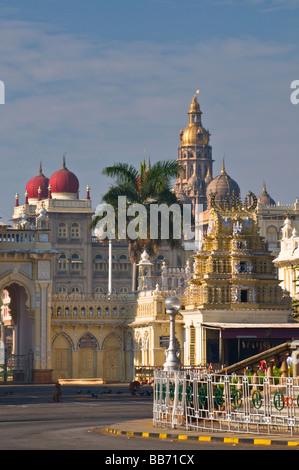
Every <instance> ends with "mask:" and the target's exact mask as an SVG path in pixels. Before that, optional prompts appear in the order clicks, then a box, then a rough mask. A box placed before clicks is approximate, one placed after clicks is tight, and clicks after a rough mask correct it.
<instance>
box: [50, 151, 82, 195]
mask: <svg viewBox="0 0 299 470" xmlns="http://www.w3.org/2000/svg"><path fill="white" fill-rule="evenodd" d="M49 184H50V186H51V194H52V197H53V198H65V197H71V198H75V197H78V191H79V181H78V178H77V176H76V175H75V174H74V173H72V172H71V171H70V170H68V169H67V168H66V165H65V156H63V162H62V167H61V168H60V170H58V171H56V172H55V173H54V174H53V175H52V176H51V178H50V181H49Z"/></svg>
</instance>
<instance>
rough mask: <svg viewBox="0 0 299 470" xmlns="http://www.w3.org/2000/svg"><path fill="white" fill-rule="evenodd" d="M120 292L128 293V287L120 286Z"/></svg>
mask: <svg viewBox="0 0 299 470" xmlns="http://www.w3.org/2000/svg"><path fill="white" fill-rule="evenodd" d="M118 292H119V293H120V294H127V293H128V292H129V290H128V288H127V287H120V288H119V291H118Z"/></svg>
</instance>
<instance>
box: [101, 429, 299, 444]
mask: <svg viewBox="0 0 299 470" xmlns="http://www.w3.org/2000/svg"><path fill="white" fill-rule="evenodd" d="M105 430H106V432H109V433H110V434H117V435H125V436H129V437H145V438H149V437H153V438H159V439H178V440H198V441H199V442H212V441H217V442H221V441H222V442H223V443H225V444H241V443H243V444H246V443H247V444H255V445H264V446H271V445H272V446H273V445H285V446H290V447H298V446H299V441H287V440H282V441H280V440H278V441H277V440H271V439H259V438H250V437H248V438H247V437H245V438H238V437H219V436H196V435H195V436H193V435H186V434H171V435H170V434H167V433H155V432H153V433H150V432H144V431H138V432H136V431H122V430H119V429H111V428H106V429H105Z"/></svg>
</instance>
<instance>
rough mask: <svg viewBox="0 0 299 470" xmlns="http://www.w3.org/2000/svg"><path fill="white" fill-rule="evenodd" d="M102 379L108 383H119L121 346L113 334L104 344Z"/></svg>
mask: <svg viewBox="0 0 299 470" xmlns="http://www.w3.org/2000/svg"><path fill="white" fill-rule="evenodd" d="M103 349H104V379H105V380H106V381H108V382H120V381H121V345H120V341H119V339H118V338H117V336H116V335H115V334H111V335H109V336H108V338H107V339H106V340H105V342H104V348H103Z"/></svg>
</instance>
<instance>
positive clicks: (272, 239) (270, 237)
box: [267, 225, 277, 243]
mask: <svg viewBox="0 0 299 470" xmlns="http://www.w3.org/2000/svg"><path fill="white" fill-rule="evenodd" d="M267 241H268V242H269V243H276V242H277V228H276V227H273V225H272V226H270V227H268V228H267Z"/></svg>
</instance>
